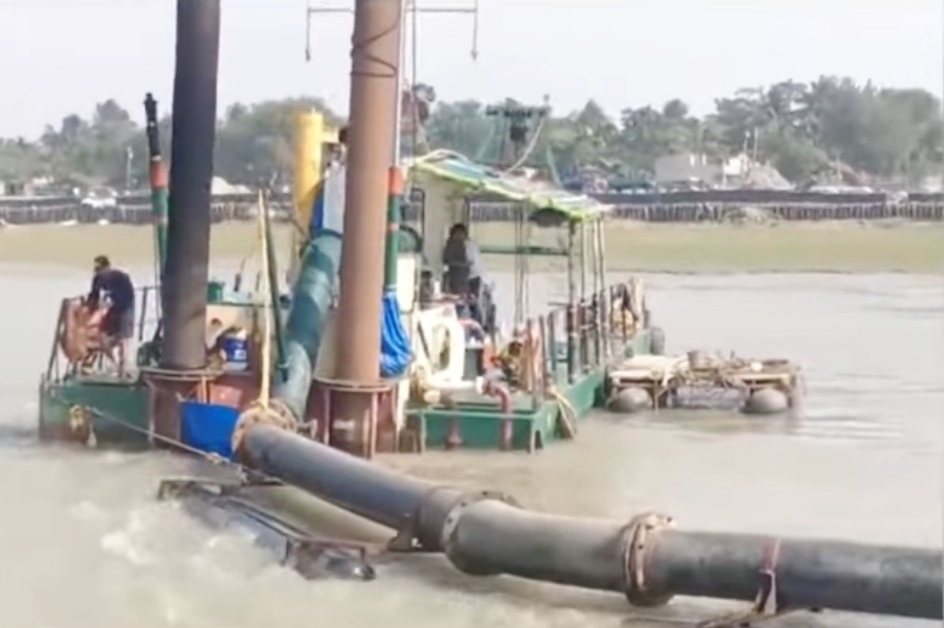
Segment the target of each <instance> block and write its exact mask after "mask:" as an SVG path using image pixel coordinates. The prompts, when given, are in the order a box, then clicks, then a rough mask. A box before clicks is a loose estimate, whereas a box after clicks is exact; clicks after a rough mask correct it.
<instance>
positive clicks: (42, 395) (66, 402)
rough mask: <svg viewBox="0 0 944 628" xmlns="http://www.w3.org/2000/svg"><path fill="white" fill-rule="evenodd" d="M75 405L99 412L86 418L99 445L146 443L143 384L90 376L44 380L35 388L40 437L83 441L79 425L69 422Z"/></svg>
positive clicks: (132, 446) (126, 446) (133, 446)
mask: <svg viewBox="0 0 944 628" xmlns="http://www.w3.org/2000/svg"><path fill="white" fill-rule="evenodd" d="M75 406H80V407H86V408H94V409H95V410H96V411H98V412H100V413H101V414H100V415H92V416H90V417H89V420H90V421H91V428H92V433H93V434H94V438H95V442H96V443H97V445H98V446H99V447H114V448H121V449H146V448H147V447H148V446H149V443H148V437H147V433H148V389H147V388H146V387H145V385H144V384H143V383H139V382H133V381H128V380H119V379H117V378H108V377H92V376H76V377H68V378H63V379H61V380H59V381H44V382H43V383H42V384H41V385H40V391H39V435H40V438H42V439H43V440H48V441H75V440H84V438H82V435H81V433H80V430H81V426H77V425H74V424H73V421H72V416H71V414H72V408H73V407H75ZM112 417H113V418H112ZM119 421H120V422H119Z"/></svg>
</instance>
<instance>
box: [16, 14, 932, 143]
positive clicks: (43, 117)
mask: <svg viewBox="0 0 944 628" xmlns="http://www.w3.org/2000/svg"><path fill="white" fill-rule="evenodd" d="M467 1H468V2H471V1H472V0H467ZM311 2H313V3H318V2H321V3H324V2H332V3H334V4H335V5H337V4H338V3H343V2H344V0H311ZM348 2H350V0H348ZM419 2H420V6H424V3H425V6H432V5H433V4H435V5H436V6H442V5H457V4H462V3H463V0H419ZM479 3H480V34H479V50H480V53H479V59H478V61H476V62H473V61H472V60H471V58H470V54H469V52H470V49H471V32H472V24H471V20H470V19H469V18H467V17H460V16H436V15H426V16H421V17H420V27H419V36H418V39H417V45H418V49H419V55H418V56H419V60H418V64H417V65H418V79H419V80H421V81H423V82H427V83H431V84H433V85H435V87H436V89H437V91H438V93H439V95H440V97H441V98H443V99H459V98H478V99H482V100H494V99H498V98H502V97H505V96H514V97H516V98H518V99H519V100H523V101H528V102H531V101H533V102H535V103H539V102H540V101H541V99H542V97H543V96H544V94H548V95H549V96H550V98H551V104H552V105H553V106H554V107H555V109H557V110H560V109H574V108H577V107H579V106H581V105H582V104H583V103H584V102H585V101H586V100H587V99H588V98H591V97H592V98H595V99H597V101H598V102H600V103H602V104H603V105H604V107H606V108H607V110H609V111H611V112H613V113H616V112H618V111H619V110H620V109H621V108H622V107H625V106H639V105H643V104H648V103H662V102H664V101H666V100H668V99H670V98H673V97H680V98H682V99H684V100H685V101H687V102H688V103H690V105H691V106H692V107H693V109H694V110H695V111H696V112H704V111H706V110H708V109H710V108H711V106H712V103H713V99H714V98H716V97H718V96H723V95H727V94H729V93H730V92H732V91H733V90H734V89H736V88H738V87H743V86H760V85H764V84H769V83H771V82H774V81H778V80H782V79H789V78H792V79H795V80H801V81H809V80H812V79H815V78H816V77H817V76H819V75H821V74H841V75H849V76H853V77H855V78H856V79H859V80H861V81H865V80H868V79H872V80H873V81H874V82H875V83H877V84H881V85H890V86H920V87H924V88H926V89H929V90H931V91H933V92H935V93H938V94H939V93H940V92H941V88H942V76H944V67H942V58H944V42H942V31H944V8H942V5H944V1H942V0H817V1H814V0H739V1H736V0H479ZM223 5H224V6H223V35H222V44H221V46H222V48H221V62H220V64H221V68H220V86H219V89H220V106H221V112H222V108H223V107H224V106H225V105H227V104H230V103H232V102H234V101H254V100H261V99H267V98H279V97H284V96H289V95H303V94H310V95H318V96H322V97H324V98H327V99H328V101H329V102H330V104H331V105H332V106H334V107H336V108H337V109H338V110H341V111H344V110H345V109H346V100H347V74H348V71H349V67H348V58H349V57H348V46H349V42H350V29H351V19H350V18H349V17H347V16H338V15H328V16H317V17H316V18H315V20H314V21H313V24H312V39H313V52H314V57H313V59H312V61H311V62H310V63H306V62H305V58H304V47H305V6H306V4H305V0H224V2H223ZM173 22H174V2H173V1H172V0H0V59H2V62H0V135H2V136H11V135H24V136H27V137H35V136H37V135H38V134H39V133H40V132H41V131H42V129H43V126H44V125H45V124H47V123H53V124H58V122H59V120H60V119H61V118H62V117H63V116H64V115H66V114H68V113H70V112H73V111H78V112H81V113H88V112H90V111H91V109H92V107H93V105H94V104H95V102H97V101H99V100H104V99H105V98H108V97H115V98H117V99H118V100H119V101H120V102H121V103H122V104H124V105H125V106H126V107H129V108H130V109H131V110H132V113H133V114H134V116H135V117H136V118H139V119H140V118H143V111H142V107H141V105H140V104H139V103H140V102H141V100H142V99H143V96H144V93H145V92H147V91H149V90H150V91H153V92H154V93H155V96H156V97H157V98H158V100H159V101H160V103H161V106H162V109H164V110H169V109H170V101H171V85H172V75H173V50H174V24H173Z"/></svg>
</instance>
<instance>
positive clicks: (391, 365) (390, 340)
mask: <svg viewBox="0 0 944 628" xmlns="http://www.w3.org/2000/svg"><path fill="white" fill-rule="evenodd" d="M412 360H413V350H412V345H411V343H410V337H409V336H408V335H407V333H406V329H405V328H404V327H403V318H402V317H401V316H400V302H399V301H398V300H397V295H396V293H395V292H388V293H386V294H385V295H384V297H383V314H382V318H381V328H380V376H381V377H399V376H400V375H403V374H404V373H405V372H406V369H407V368H408V367H409V366H410V362H411V361H412Z"/></svg>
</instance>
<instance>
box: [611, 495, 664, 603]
mask: <svg viewBox="0 0 944 628" xmlns="http://www.w3.org/2000/svg"><path fill="white" fill-rule="evenodd" d="M674 525H675V520H674V519H673V518H672V517H670V516H668V515H663V514H661V513H658V512H647V513H643V514H640V515H637V516H635V517H633V518H632V519H631V520H630V521H629V524H628V525H627V526H626V528H625V539H626V542H625V546H624V551H623V585H624V590H625V593H626V599H627V600H628V601H629V603H630V604H632V605H633V606H640V607H646V608H651V607H654V606H664V605H666V604H668V603H669V601H670V600H671V599H672V597H673V594H672V593H671V592H664V591H652V590H649V588H648V587H647V585H646V562H645V561H646V551H647V549H648V548H649V547H650V545H651V542H652V539H651V536H652V535H653V534H657V533H658V532H659V531H661V530H664V529H666V528H671V527H673V526H674Z"/></svg>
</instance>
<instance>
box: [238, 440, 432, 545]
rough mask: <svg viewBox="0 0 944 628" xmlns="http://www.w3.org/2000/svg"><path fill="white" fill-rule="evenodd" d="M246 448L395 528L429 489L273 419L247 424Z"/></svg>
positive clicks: (248, 454) (247, 453)
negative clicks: (268, 422) (271, 423)
mask: <svg viewBox="0 0 944 628" xmlns="http://www.w3.org/2000/svg"><path fill="white" fill-rule="evenodd" d="M241 452H242V455H243V462H245V463H247V464H248V465H249V466H251V467H254V468H256V469H259V470H260V471H262V472H264V473H266V474H269V475H272V476H273V477H277V478H279V479H280V480H282V481H283V482H285V483H287V484H291V485H293V486H297V487H298V488H301V489H304V490H306V491H308V492H309V493H312V494H314V495H317V496H318V497H320V498H321V499H323V500H325V501H327V502H330V503H332V504H334V505H336V506H338V507H340V508H343V509H345V510H348V511H350V512H353V513H355V514H357V515H360V516H362V517H364V518H365V519H370V520H371V521H374V522H376V523H380V524H382V525H385V526H389V527H391V528H394V529H398V528H399V527H400V526H401V525H403V523H404V521H405V520H406V519H407V518H408V517H409V516H410V515H411V514H413V512H414V511H416V508H417V506H418V505H419V504H420V503H421V502H422V501H423V497H424V496H425V495H426V493H427V492H428V491H429V490H430V486H429V485H427V484H426V483H424V482H420V481H419V480H414V479H412V478H407V477H404V476H403V475H399V474H395V473H393V472H391V471H388V470H386V469H384V468H382V467H379V466H375V465H371V464H367V463H365V462H364V461H363V460H360V459H359V458H355V457H353V456H349V455H348V454H345V453H343V452H340V451H338V450H336V449H331V448H330V447H325V446H322V445H319V444H318V443H315V442H312V441H309V440H305V439H304V438H301V437H298V436H295V435H294V434H289V433H288V432H285V431H283V430H280V429H278V428H276V427H272V426H268V425H258V426H254V427H252V428H250V429H249V430H247V431H246V434H245V436H244V440H243V444H242V447H241Z"/></svg>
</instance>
